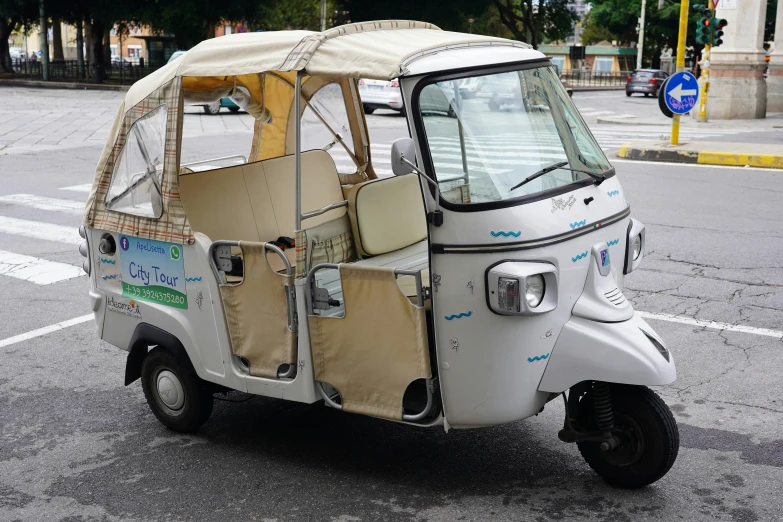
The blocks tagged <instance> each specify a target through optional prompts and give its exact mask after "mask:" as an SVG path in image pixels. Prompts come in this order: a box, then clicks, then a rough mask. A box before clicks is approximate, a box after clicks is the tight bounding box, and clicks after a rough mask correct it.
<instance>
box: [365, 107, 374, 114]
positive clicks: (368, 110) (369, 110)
mask: <svg viewBox="0 0 783 522" xmlns="http://www.w3.org/2000/svg"><path fill="white" fill-rule="evenodd" d="M373 112H375V109H374V108H373V107H368V106H366V105H365V106H364V114H372V113H373Z"/></svg>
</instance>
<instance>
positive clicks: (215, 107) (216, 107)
mask: <svg viewBox="0 0 783 522" xmlns="http://www.w3.org/2000/svg"><path fill="white" fill-rule="evenodd" d="M203 107H204V112H206V113H207V114H211V115H213V116H214V115H215V114H217V113H219V112H220V100H218V101H216V102H212V103H209V104H207V105H204V106H203Z"/></svg>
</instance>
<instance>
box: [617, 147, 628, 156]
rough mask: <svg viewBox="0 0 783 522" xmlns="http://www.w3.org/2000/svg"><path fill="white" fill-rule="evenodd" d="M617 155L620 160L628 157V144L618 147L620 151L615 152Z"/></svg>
mask: <svg viewBox="0 0 783 522" xmlns="http://www.w3.org/2000/svg"><path fill="white" fill-rule="evenodd" d="M617 155H618V156H619V157H621V158H627V157H628V144H625V145H620V150H619V151H617Z"/></svg>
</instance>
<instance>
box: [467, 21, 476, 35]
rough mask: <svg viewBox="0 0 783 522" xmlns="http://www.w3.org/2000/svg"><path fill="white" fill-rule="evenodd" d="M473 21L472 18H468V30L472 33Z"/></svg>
mask: <svg viewBox="0 0 783 522" xmlns="http://www.w3.org/2000/svg"><path fill="white" fill-rule="evenodd" d="M473 22H475V20H474V19H473V18H468V32H469V33H471V34H473Z"/></svg>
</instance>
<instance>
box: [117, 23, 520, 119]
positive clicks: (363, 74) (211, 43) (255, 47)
mask: <svg viewBox="0 0 783 522" xmlns="http://www.w3.org/2000/svg"><path fill="white" fill-rule="evenodd" d="M493 42H494V43H502V44H504V45H514V46H519V47H528V45H527V44H524V43H522V42H512V41H511V40H505V39H503V38H495V37H491V36H483V35H478V34H464V33H454V32H450V31H441V30H440V29H439V28H438V27H436V26H434V25H432V24H430V23H426V22H415V21H408V20H385V21H379V22H359V23H355V24H350V25H343V26H340V27H335V28H332V29H329V30H327V31H324V32H312V31H268V32H260V33H242V34H232V35H227V36H221V37H220V38H211V39H209V40H205V41H203V42H201V43H200V44H198V45H197V46H195V47H194V48H193V49H191V50H189V51H188V52H187V53H186V54H184V55H183V56H182V58H180V59H178V60H176V61H174V62H172V63H170V64H168V65H166V66H165V67H162V68H161V69H158V70H157V71H155V72H154V73H152V74H150V75H149V76H147V77H145V78H143V79H142V80H139V81H138V82H136V83H135V84H134V85H133V86H132V87H131V88H130V90H129V91H128V94H127V95H126V98H125V106H126V107H132V106H134V105H135V104H136V103H138V102H139V101H141V100H143V99H144V98H145V97H146V96H147V95H149V94H150V93H151V92H153V91H154V90H156V89H158V88H160V87H161V86H162V85H164V84H166V83H168V82H169V81H170V80H171V79H173V78H175V77H178V76H212V77H219V76H239V75H245V74H257V73H264V72H268V71H280V72H283V71H301V70H306V71H307V74H308V75H311V76H338V77H340V76H342V77H351V78H374V79H379V80H390V79H392V78H396V77H398V76H401V75H404V74H405V64H406V61H408V60H411V59H415V57H416V56H417V55H422V54H424V53H427V52H428V51H432V50H434V49H439V48H444V47H453V46H459V45H469V44H488V43H493ZM185 89H186V91H187V86H185ZM186 94H187V93H186Z"/></svg>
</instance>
